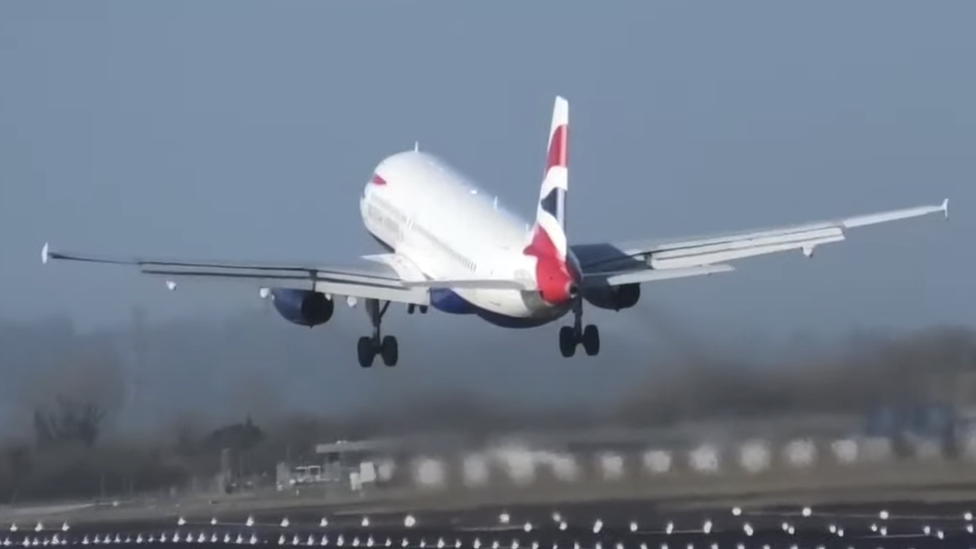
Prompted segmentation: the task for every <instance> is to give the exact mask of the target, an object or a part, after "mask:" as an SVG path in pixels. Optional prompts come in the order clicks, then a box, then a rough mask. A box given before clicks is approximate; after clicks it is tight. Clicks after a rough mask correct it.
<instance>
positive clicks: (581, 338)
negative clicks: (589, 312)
mask: <svg viewBox="0 0 976 549" xmlns="http://www.w3.org/2000/svg"><path fill="white" fill-rule="evenodd" d="M580 344H582V345H583V350H584V351H586V355H587V356H596V355H597V354H599V353H600V330H599V329H598V328H597V327H596V326H595V325H593V324H589V325H587V326H586V328H584V327H583V303H582V302H581V301H579V300H577V301H576V303H575V304H574V305H573V325H572V326H563V327H562V328H560V329H559V352H560V353H562V355H563V356H564V357H566V358H569V357H571V356H573V355H574V354H576V346H577V345H580Z"/></svg>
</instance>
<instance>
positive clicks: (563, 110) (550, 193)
mask: <svg viewBox="0 0 976 549" xmlns="http://www.w3.org/2000/svg"><path fill="white" fill-rule="evenodd" d="M568 146H569V102H568V101H566V99H565V98H563V97H560V96H557V97H556V102H555V104H554V105H553V108H552V123H551V125H550V126H549V148H548V154H547V155H546V171H545V174H544V175H543V178H542V189H541V190H540V191H539V204H538V207H537V209H536V214H535V227H534V228H533V233H537V232H538V231H539V230H540V229H542V230H544V231H545V232H546V233H547V235H548V236H549V238H550V239H551V240H552V242H553V244H554V245H555V248H556V250H557V252H558V253H559V255H560V256H562V257H565V256H566V232H565V230H566V192H567V191H568V190H569V187H568V184H569V170H568V167H567V160H568V157H569V155H568V152H569V149H568Z"/></svg>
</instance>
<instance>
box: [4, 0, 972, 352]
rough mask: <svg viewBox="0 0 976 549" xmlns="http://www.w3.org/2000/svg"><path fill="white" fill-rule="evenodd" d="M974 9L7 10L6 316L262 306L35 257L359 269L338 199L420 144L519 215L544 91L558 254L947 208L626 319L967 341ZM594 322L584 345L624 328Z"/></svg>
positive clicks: (245, 298)
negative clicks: (561, 195) (562, 105)
mask: <svg viewBox="0 0 976 549" xmlns="http://www.w3.org/2000/svg"><path fill="white" fill-rule="evenodd" d="M974 20H976V3H972V2H969V1H963V0H960V1H955V2H954V1H948V0H946V1H940V2H896V1H892V0H883V1H882V0H877V1H862V2H847V1H834V2H806V3H799V2H790V3H782V2H772V1H769V2H707V3H706V2H695V3H685V2H649V1H646V0H642V1H639V2H600V3H593V2H543V1H532V2H447V1H443V2H434V1H424V2H420V1H417V2H378V1H377V2H297V1H294V2H270V1H265V2H252V1H242V0H233V1H230V0H222V1H218V0H213V1H209V2H191V1H183V2H176V1H172V2H152V3H150V2H124V1H121V0H120V1H115V2H108V1H104V2H99V1H91V2H77V3H75V2H47V1H38V0H31V1H9V2H2V3H0V282H2V288H3V289H2V292H3V294H4V295H3V297H2V308H0V317H2V318H7V319H35V318H39V317H43V316H49V315H53V314H67V315H69V316H70V317H71V318H73V319H75V320H76V321H77V322H78V324H79V325H80V326H96V325H105V324H115V323H119V322H121V321H123V320H125V319H126V318H128V316H129V314H130V310H131V308H132V307H133V306H134V305H137V304H142V305H145V306H146V308H147V310H148V312H149V315H150V317H152V318H157V319H159V318H173V317H176V316H181V315H189V314H192V315H203V316H217V317H219V316H223V315H225V314H227V313H228V312H229V311H235V310H240V309H242V308H252V309H253V308H258V307H261V304H260V303H259V300H258V299H257V292H256V291H255V290H252V289H250V288H246V287H236V286H231V287H222V286H218V285H212V284H207V285H201V286H196V287H191V286H185V287H182V288H181V289H180V291H177V292H176V293H172V294H171V293H169V292H167V291H166V290H165V289H164V287H163V284H162V282H161V281H158V280H155V279H146V278H140V277H139V276H138V275H137V274H135V273H133V272H131V271H127V270H125V269H113V268H101V267H92V266H85V265H81V266H76V265H60V264H56V265H49V266H47V267H43V268H42V266H41V264H40V256H39V252H40V247H41V245H42V244H43V242H44V241H45V240H50V241H51V242H52V243H53V244H54V245H56V246H57V247H61V248H71V249H78V250H90V251H97V252H106V253H116V254H127V253H128V254H141V255H150V254H153V255H163V256H184V257H191V258H206V257H213V258H228V259H268V260H273V259H288V260H292V259H311V260H321V261H323V262H324V261H331V260H339V261H341V260H342V259H343V258H346V257H350V256H354V255H358V254H363V253H375V252H376V251H377V249H376V248H375V245H374V244H373V243H372V241H371V240H369V239H368V237H367V235H366V233H365V231H364V230H363V229H362V228H361V224H360V220H359V216H358V210H357V206H356V204H357V202H356V199H357V195H358V194H359V192H360V190H361V188H362V185H363V184H364V183H365V181H366V180H367V179H368V176H369V174H370V173H371V170H372V168H373V166H374V165H375V164H376V163H377V162H378V161H379V160H380V159H381V158H382V157H383V156H385V155H387V154H390V153H393V152H395V151H397V150H401V149H406V148H409V147H411V146H412V145H413V142H414V140H419V141H420V145H421V147H422V148H424V149H428V150H431V151H433V152H435V153H437V154H440V155H442V156H444V157H445V158H447V159H448V160H449V161H450V162H452V163H453V164H455V165H456V166H457V167H458V168H460V169H461V170H462V171H465V172H467V173H469V174H471V175H472V176H473V177H475V178H476V179H477V180H478V181H479V182H480V183H481V184H482V185H483V186H485V187H487V188H488V189H490V190H492V191H496V192H497V193H498V194H500V195H501V197H502V199H503V201H505V202H506V203H508V204H509V205H510V206H511V207H512V208H513V209H515V210H516V211H518V212H521V213H523V214H530V213H531V212H532V211H533V210H534V201H535V198H536V194H537V192H538V185H539V181H540V177H541V171H542V164H543V156H544V149H545V139H546V135H545V134H546V130H547V125H548V118H549V115H550V110H551V105H552V98H553V96H554V95H555V94H557V93H558V94H563V95H565V96H566V97H567V98H569V100H570V105H571V115H570V116H571V126H572V130H571V145H570V148H571V152H570V166H571V168H570V194H569V206H568V208H569V219H570V238H571V240H572V241H575V242H581V241H592V240H602V239H631V238H635V237H651V236H678V235H685V234H695V233H700V232H711V231H715V230H724V229H741V228H749V227H752V226H765V225H769V224H776V223H783V222H794V221H806V220H814V219H819V218H823V217H833V216H838V215H846V214H853V213H862V212H869V211H872V210H875V209H886V208H893V207H902V206H908V205H914V204H916V203H927V202H933V203H935V202H938V201H939V200H941V199H942V198H943V197H944V196H948V197H950V198H951V199H952V206H953V213H954V214H955V215H954V217H953V219H951V220H950V222H949V223H948V224H946V223H944V222H942V221H941V220H940V219H938V218H934V217H933V218H926V219H922V220H917V221H909V222H906V223H902V224H895V225H891V226H885V227H881V228H868V229H865V230H862V231H859V232H857V233H856V234H852V235H851V236H850V239H849V240H848V242H846V243H843V244H839V245H834V246H831V247H827V248H824V249H823V250H821V251H819V252H818V255H817V256H816V257H815V258H814V260H812V261H810V260H805V259H804V258H803V257H802V256H801V254H799V253H797V254H795V255H787V256H785V257H784V256H779V257H771V258H763V259H759V260H754V261H747V262H743V263H742V264H741V267H740V270H739V271H738V272H736V273H733V274H730V275H722V276H716V277H711V278H708V279H701V280H689V281H678V282H663V283H660V284H656V285H649V286H646V287H645V294H644V295H645V305H643V306H644V307H655V306H658V307H665V308H667V309H668V310H671V311H681V314H682V315H683V316H684V317H685V318H689V319H692V321H694V322H699V321H700V322H703V323H705V322H707V323H711V324H714V325H716V326H729V327H735V328H736V329H743V330H764V331H765V330H774V331H777V332H780V331H782V332H785V333H789V332H790V331H794V330H807V329H813V330H826V331H842V330H847V329H850V328H851V327H853V326H875V325H889V326H898V327H909V326H917V325H924V324H930V323H941V322H967V323H968V322H972V321H973V319H974V313H973V307H972V302H971V299H970V298H969V296H970V292H971V287H972V281H973V280H974V279H976V277H974V274H976V257H974V255H973V252H972V246H971V235H972V234H973V230H972V229H973V227H974V221H973V219H974V218H973V216H972V215H970V213H969V211H970V206H969V205H970V204H971V203H972V201H973V198H974V197H976V187H974V182H976V166H974V160H973V159H974V151H976V106H974V99H973V98H974V97H976V71H974V70H973V59H976V34H974V33H973V32H972V22H973V21H974ZM345 312H346V314H349V312H348V311H345ZM354 314H356V316H357V317H359V316H362V313H360V312H358V311H357V312H355V313H354ZM589 314H591V315H592V316H591V317H590V318H591V319H593V320H595V321H597V322H600V323H601V324H603V326H604V330H605V331H612V330H614V329H625V328H626V326H627V325H628V323H631V322H634V317H633V315H632V314H630V313H621V314H617V315H614V314H611V313H600V312H591V313H589ZM360 320H361V322H362V331H363V333H365V331H366V329H367V326H366V321H365V318H362V319H360ZM420 321H421V322H424V323H426V324H429V325H431V327H433V326H437V325H439V324H442V323H445V322H447V320H445V319H434V318H432V317H430V316H428V317H422V319H421V320H420ZM461 321H462V322H464V323H465V329H466V330H485V331H490V330H499V328H495V327H491V326H488V325H484V324H482V323H480V322H478V321H476V320H475V319H473V318H463V319H461ZM282 322H284V320H282ZM296 329H298V328H296ZM324 329H328V328H324ZM423 337H430V338H432V339H436V338H437V336H436V331H430V332H428V336H423ZM353 339H354V336H352V335H350V339H349V344H350V345H353V343H354V341H353ZM542 339H545V342H546V343H547V344H548V345H551V346H553V348H555V338H554V337H553V338H542Z"/></svg>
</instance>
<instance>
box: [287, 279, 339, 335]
mask: <svg viewBox="0 0 976 549" xmlns="http://www.w3.org/2000/svg"><path fill="white" fill-rule="evenodd" d="M271 300H272V302H273V303H274V307H275V309H276V310H277V311H278V313H279V314H281V316H283V317H284V318H285V320H287V321H289V322H291V323H293V324H298V325H299V326H308V327H309V328H311V327H312V326H318V325H320V324H325V323H326V322H328V321H329V319H330V318H332V313H333V312H334V311H335V303H334V302H333V301H332V300H331V299H329V298H327V297H325V294H323V293H322V292H313V291H311V290H296V289H293V288H275V289H272V290H271Z"/></svg>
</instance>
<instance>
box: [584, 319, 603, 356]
mask: <svg viewBox="0 0 976 549" xmlns="http://www.w3.org/2000/svg"><path fill="white" fill-rule="evenodd" d="M583 350H585V351H586V356H596V355H598V354H600V330H599V328H597V327H596V326H594V325H593V324H590V325H589V326H587V327H586V328H584V329H583Z"/></svg>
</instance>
